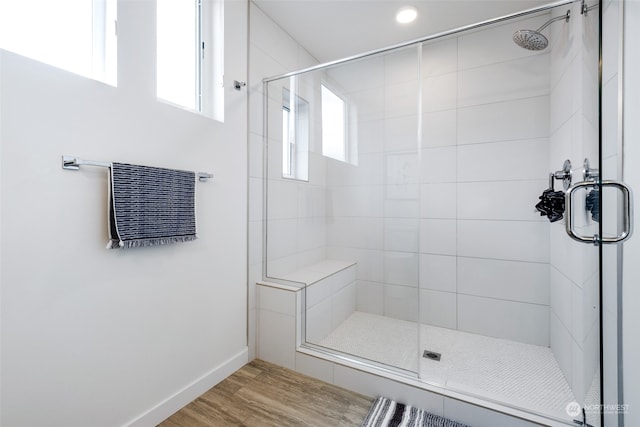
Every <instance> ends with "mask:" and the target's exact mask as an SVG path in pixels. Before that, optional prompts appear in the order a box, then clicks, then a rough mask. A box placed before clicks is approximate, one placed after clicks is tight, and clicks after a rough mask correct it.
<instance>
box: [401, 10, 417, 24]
mask: <svg viewBox="0 0 640 427" xmlns="http://www.w3.org/2000/svg"><path fill="white" fill-rule="evenodd" d="M417 17H418V9H416V8H415V7H413V6H405V7H402V8H400V9H399V10H398V13H396V21H398V22H399V23H401V24H408V23H409V22H413V21H415V19H416V18H417Z"/></svg>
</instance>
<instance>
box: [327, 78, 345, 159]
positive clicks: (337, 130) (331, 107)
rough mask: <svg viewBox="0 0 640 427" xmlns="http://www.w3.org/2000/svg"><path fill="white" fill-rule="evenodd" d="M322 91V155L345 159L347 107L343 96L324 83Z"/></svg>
mask: <svg viewBox="0 0 640 427" xmlns="http://www.w3.org/2000/svg"><path fill="white" fill-rule="evenodd" d="M321 93H322V155H323V156H326V157H331V158H332V159H335V160H340V161H341V162H346V161H347V108H346V101H345V100H344V98H342V97H340V96H338V95H337V94H336V93H335V92H334V91H332V90H331V89H329V88H328V87H327V86H325V85H321Z"/></svg>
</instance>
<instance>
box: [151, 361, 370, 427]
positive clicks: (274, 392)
mask: <svg viewBox="0 0 640 427" xmlns="http://www.w3.org/2000/svg"><path fill="white" fill-rule="evenodd" d="M372 403H373V399H372V398H368V397H366V396H363V395H361V394H358V393H353V392H351V391H348V390H345V389H343V388H340V387H336V386H334V385H331V384H328V383H325V382H322V381H319V380H316V379H314V378H311V377H308V376H305V375H302V374H299V373H297V372H294V371H291V370H289V369H286V368H282V367H279V366H276V365H273V364H271V363H267V362H264V361H262V360H254V361H252V362H250V363H249V364H247V365H245V366H243V367H242V368H241V369H239V370H238V371H236V372H235V373H233V374H232V375H231V376H229V377H228V378H226V379H225V380H223V381H222V382H220V383H219V384H218V385H216V386H215V387H213V388H212V389H210V390H209V391H207V392H206V393H204V394H203V395H202V396H200V397H198V398H197V399H196V400H194V401H193V402H191V403H190V404H188V405H187V406H185V407H184V408H182V409H181V410H180V411H178V412H176V413H175V414H173V415H172V416H171V417H169V418H168V419H166V420H165V421H163V422H162V423H161V424H160V425H159V427H211V426H215V427H218V426H220V427H227V426H247V427H261V426H278V427H286V426H314V427H347V426H359V425H361V423H362V421H363V420H364V417H365V416H366V415H367V412H368V411H369V408H370V407H371V404H372Z"/></svg>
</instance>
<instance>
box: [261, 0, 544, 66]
mask: <svg viewBox="0 0 640 427" xmlns="http://www.w3.org/2000/svg"><path fill="white" fill-rule="evenodd" d="M253 1H254V2H255V4H256V5H257V6H258V7H259V8H260V9H262V11H263V12H265V13H266V14H267V15H268V16H270V17H271V19H273V20H274V21H275V22H276V23H278V24H279V25H280V26H281V27H282V28H284V30H285V31H287V32H288V33H289V34H290V35H291V36H292V37H293V38H294V39H295V40H297V41H298V42H299V43H300V44H301V45H302V46H304V47H305V48H306V49H307V50H308V51H309V53H311V54H312V55H313V56H314V57H315V58H316V59H318V60H319V61H320V62H328V61H332V60H335V59H340V58H345V57H348V56H351V55H356V54H359V53H363V52H367V51H371V50H375V49H378V48H382V47H386V46H393V45H395V44H398V43H402V42H405V41H409V40H414V39H418V38H421V37H424V36H427V35H429V34H433V33H437V32H441V31H444V30H448V29H453V28H457V27H461V26H463V25H468V24H473V23H475V22H480V21H484V20H487V19H491V18H494V17H498V16H502V15H507V14H510V13H513V12H518V11H521V10H525V9H528V8H531V7H535V6H539V5H542V4H546V3H549V0H253ZM407 5H411V6H415V7H416V8H417V9H418V19H417V20H416V21H414V22H413V23H411V24H404V25H401V24H398V23H396V21H395V14H396V11H397V10H398V9H399V8H401V7H402V6H407Z"/></svg>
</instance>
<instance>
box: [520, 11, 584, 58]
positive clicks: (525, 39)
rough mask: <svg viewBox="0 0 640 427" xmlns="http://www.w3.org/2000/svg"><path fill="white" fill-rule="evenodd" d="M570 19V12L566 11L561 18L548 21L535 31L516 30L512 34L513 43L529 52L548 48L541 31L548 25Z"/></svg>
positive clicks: (547, 41) (546, 40)
mask: <svg viewBox="0 0 640 427" xmlns="http://www.w3.org/2000/svg"><path fill="white" fill-rule="evenodd" d="M570 17H571V10H567V13H566V14H565V15H562V16H558V17H556V18H553V19H550V20H548V21H547V22H545V23H544V25H543V26H542V27H540V28H538V29H537V30H535V31H534V30H518V31H516V32H515V33H513V41H514V42H515V44H517V45H518V46H520V47H523V48H525V49H529V50H542V49H545V48H546V47H547V46H549V40H548V39H547V38H546V37H545V36H544V35H542V33H541V31H542V30H544V29H545V28H547V26H548V25H549V24H551V23H552V22H555V21H560V20H564V21H567V22H568V21H569V18H570Z"/></svg>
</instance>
